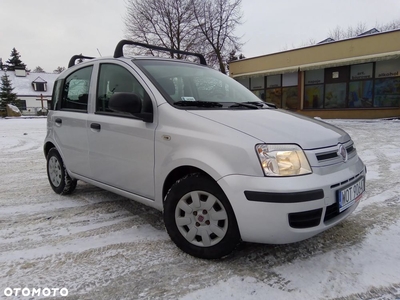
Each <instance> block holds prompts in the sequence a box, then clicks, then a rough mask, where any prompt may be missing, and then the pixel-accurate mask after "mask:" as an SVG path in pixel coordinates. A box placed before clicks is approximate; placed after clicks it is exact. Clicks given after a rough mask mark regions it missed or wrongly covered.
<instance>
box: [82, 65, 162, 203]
mask: <svg viewBox="0 0 400 300" xmlns="http://www.w3.org/2000/svg"><path fill="white" fill-rule="evenodd" d="M134 74H135V73H134V70H133V69H132V68H131V67H130V66H129V65H126V64H124V63H116V62H109V63H106V62H104V63H101V64H100V65H99V72H98V80H97V92H96V104H95V108H94V114H90V115H89V119H88V140H89V162H90V169H91V171H92V174H91V177H92V179H94V180H96V181H99V182H101V183H105V184H107V185H111V186H113V187H117V188H119V189H122V190H125V191H128V192H132V193H135V194H137V195H140V196H143V197H146V198H150V199H153V198H154V135H155V128H156V123H155V122H153V123H146V122H143V121H142V120H140V119H137V118H135V117H134V116H132V115H130V114H128V113H126V114H124V113H120V112H114V111H112V110H111V109H109V107H108V102H109V100H110V98H111V96H112V95H113V94H114V93H118V92H129V93H134V94H136V95H137V96H138V97H139V98H140V99H141V100H142V112H147V113H153V103H152V100H151V98H150V96H149V92H148V89H147V90H146V88H145V87H144V86H145V85H144V82H143V80H142V79H141V78H140V77H139V76H138V75H137V74H135V75H134Z"/></svg>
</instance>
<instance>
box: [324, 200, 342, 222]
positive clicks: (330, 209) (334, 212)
mask: <svg viewBox="0 0 400 300" xmlns="http://www.w3.org/2000/svg"><path fill="white" fill-rule="evenodd" d="M338 215H339V206H338V204H337V203H333V204H332V205H329V206H327V207H326V212H325V217H324V222H326V221H329V220H331V219H333V218H334V217H336V216H338Z"/></svg>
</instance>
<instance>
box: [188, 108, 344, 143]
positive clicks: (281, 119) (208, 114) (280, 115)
mask: <svg viewBox="0 0 400 300" xmlns="http://www.w3.org/2000/svg"><path fill="white" fill-rule="evenodd" d="M189 112H190V113H193V114H195V115H198V116H201V117H203V118H206V119H209V120H211V121H214V122H217V123H219V124H223V125H225V126H228V127H230V128H232V129H235V130H237V131H240V132H243V133H245V134H247V135H250V136H253V137H254V138H256V139H258V140H260V141H262V142H264V143H277V144H278V143H279V144H280V143H282V144H283V143H285V144H298V145H299V146H301V147H302V148H303V149H304V150H310V149H317V148H324V147H329V146H335V145H337V144H338V143H345V142H347V141H349V140H350V136H349V135H348V134H347V133H346V132H345V131H344V130H342V129H340V128H337V127H335V126H333V125H330V124H328V123H325V122H323V121H320V120H316V119H311V118H309V117H305V116H302V115H299V114H295V113H291V112H288V111H284V110H280V109H257V110H190V111H189Z"/></svg>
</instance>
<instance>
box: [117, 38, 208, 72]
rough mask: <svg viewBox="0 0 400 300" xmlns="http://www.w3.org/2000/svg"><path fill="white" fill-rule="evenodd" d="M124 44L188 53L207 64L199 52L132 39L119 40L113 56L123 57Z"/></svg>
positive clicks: (201, 62)
mask: <svg viewBox="0 0 400 300" xmlns="http://www.w3.org/2000/svg"><path fill="white" fill-rule="evenodd" d="M125 45H135V46H140V47H144V48H148V49H153V50H159V51H165V52H170V53H178V54H184V55H190V56H196V57H198V58H199V59H200V64H202V65H205V66H206V65H207V63H206V60H205V58H204V56H203V55H202V54H200V53H193V52H187V51H181V50H175V49H169V48H163V47H159V46H154V45H148V44H142V43H138V42H134V41H129V40H121V41H120V42H119V43H118V44H117V47H115V51H114V58H118V57H123V56H124V53H123V51H122V48H123V47H124V46H125Z"/></svg>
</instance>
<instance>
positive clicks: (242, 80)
mask: <svg viewBox="0 0 400 300" xmlns="http://www.w3.org/2000/svg"><path fill="white" fill-rule="evenodd" d="M235 79H236V81H237V82H239V83H240V84H241V85H243V86H245V87H246V88H247V89H249V88H250V83H249V80H250V79H249V78H245V77H239V78H235Z"/></svg>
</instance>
